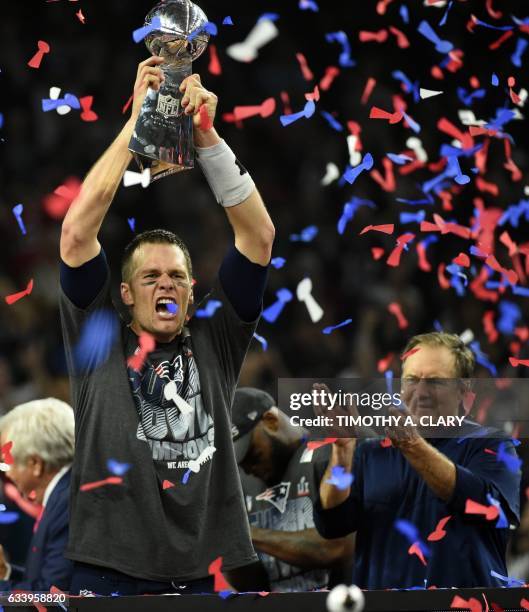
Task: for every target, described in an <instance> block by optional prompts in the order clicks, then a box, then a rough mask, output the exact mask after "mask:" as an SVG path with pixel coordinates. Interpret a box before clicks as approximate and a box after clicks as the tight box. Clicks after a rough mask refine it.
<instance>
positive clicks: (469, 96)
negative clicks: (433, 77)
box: [456, 87, 487, 106]
mask: <svg viewBox="0 0 529 612" xmlns="http://www.w3.org/2000/svg"><path fill="white" fill-rule="evenodd" d="M456 92H457V97H458V98H459V99H460V100H461V103H462V104H464V105H465V106H472V102H473V101H474V98H476V99H477V100H481V99H482V98H484V97H485V95H486V93H487V92H486V90H485V89H475V90H471V91H467V90H466V89H465V88H464V87H458V88H457V89H456Z"/></svg>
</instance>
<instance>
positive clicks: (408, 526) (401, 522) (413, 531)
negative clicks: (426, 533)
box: [395, 519, 419, 544]
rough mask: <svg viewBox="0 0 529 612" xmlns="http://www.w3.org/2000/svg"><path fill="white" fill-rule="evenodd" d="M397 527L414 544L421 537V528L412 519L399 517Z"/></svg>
mask: <svg viewBox="0 0 529 612" xmlns="http://www.w3.org/2000/svg"><path fill="white" fill-rule="evenodd" d="M395 529H396V530H397V531H399V532H400V533H402V535H403V536H404V537H405V538H407V540H408V542H409V543H410V544H413V543H414V542H416V541H417V540H418V539H419V530H418V529H417V527H415V525H414V524H413V523H410V521H407V520H406V519H397V520H396V521H395Z"/></svg>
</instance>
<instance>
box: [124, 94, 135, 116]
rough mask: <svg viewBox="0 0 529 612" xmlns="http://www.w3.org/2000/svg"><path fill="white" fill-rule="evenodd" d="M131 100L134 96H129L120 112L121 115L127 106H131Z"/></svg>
mask: <svg viewBox="0 0 529 612" xmlns="http://www.w3.org/2000/svg"><path fill="white" fill-rule="evenodd" d="M132 100H134V94H131V96H130V98H129V99H128V100H127V102H126V103H125V106H124V107H123V108H122V110H121V114H122V115H124V114H125V113H126V112H127V110H128V108H129V106H130V105H131V104H132Z"/></svg>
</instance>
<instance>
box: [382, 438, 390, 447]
mask: <svg viewBox="0 0 529 612" xmlns="http://www.w3.org/2000/svg"><path fill="white" fill-rule="evenodd" d="M380 446H381V447H382V448H389V447H390V446H393V443H392V442H391V439H390V438H384V439H383V440H380Z"/></svg>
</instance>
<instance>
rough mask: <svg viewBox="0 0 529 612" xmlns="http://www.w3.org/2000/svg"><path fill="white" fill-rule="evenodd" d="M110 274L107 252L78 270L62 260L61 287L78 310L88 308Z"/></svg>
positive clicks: (102, 252)
mask: <svg viewBox="0 0 529 612" xmlns="http://www.w3.org/2000/svg"><path fill="white" fill-rule="evenodd" d="M108 274H109V269H108V264H107V258H106V255H105V251H103V249H101V251H100V252H99V255H96V256H95V257H94V258H93V259H90V260H89V261H87V262H86V263H84V264H83V265H82V266H79V267H78V268H71V267H70V266H68V265H67V264H65V263H64V261H62V260H61V273H60V278H61V287H62V290H63V291H64V293H65V295H66V297H67V298H68V299H69V300H70V301H71V302H72V303H73V304H74V305H75V306H77V308H87V307H88V306H89V305H90V304H91V303H92V302H93V301H94V300H95V298H96V297H97V295H98V294H99V292H100V291H101V289H102V288H103V285H104V284H105V281H106V279H107V276H108Z"/></svg>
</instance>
